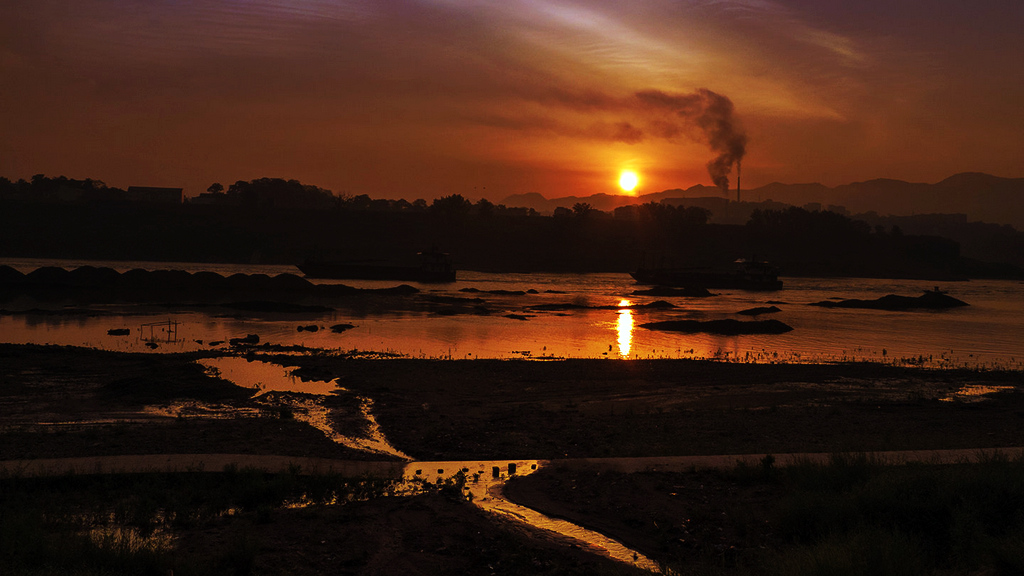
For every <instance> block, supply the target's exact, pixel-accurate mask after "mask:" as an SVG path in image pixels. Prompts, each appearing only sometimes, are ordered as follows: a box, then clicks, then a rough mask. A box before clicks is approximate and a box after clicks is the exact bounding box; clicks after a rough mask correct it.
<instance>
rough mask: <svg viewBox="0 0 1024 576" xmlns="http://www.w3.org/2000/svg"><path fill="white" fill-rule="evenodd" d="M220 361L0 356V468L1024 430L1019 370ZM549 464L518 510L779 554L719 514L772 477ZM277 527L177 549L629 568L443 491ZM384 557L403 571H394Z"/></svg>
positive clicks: (283, 517) (192, 531)
mask: <svg viewBox="0 0 1024 576" xmlns="http://www.w3.org/2000/svg"><path fill="white" fill-rule="evenodd" d="M209 356H211V354H210V353H188V354H162V355H153V354H128V353H115V352H103V351H96V350H89V349H82V348H65V347H52V346H20V345H0V409H2V410H0V414H2V416H0V459H2V460H13V459H24V458H29V459H30V458H60V457H72V456H117V455H129V454H150V455H158V454H170V453H176V454H248V455H277V456H292V457H310V458H316V457H321V458H335V459H350V460H351V459H354V460H360V459H361V460H376V461H381V462H384V461H392V462H394V461H395V460H397V458H396V457H394V456H388V455H386V454H381V453H369V452H365V451H360V450H357V449H355V448H352V447H347V446H345V445H343V444H340V443H339V442H337V441H335V440H334V439H335V438H337V437H338V435H348V436H352V437H358V436H359V435H361V434H365V433H366V432H367V429H368V427H370V423H368V420H367V418H366V413H365V410H367V409H369V410H371V411H372V416H373V420H372V423H373V424H374V425H376V426H379V431H380V432H381V433H382V434H383V436H384V437H386V440H387V442H389V443H390V445H392V446H394V447H395V448H396V449H397V450H399V451H401V452H402V453H404V454H407V455H408V456H409V457H411V458H415V459H418V460H485V459H514V458H535V459H544V460H548V459H561V458H607V457H635V456H679V455H690V454H694V455H697V454H744V453H775V454H781V453H789V452H826V453H827V452H834V451H880V450H900V449H904V450H908V449H949V448H965V449H991V448H998V447H1007V446H1017V445H1019V444H1020V439H1021V438H1024V394H1021V391H1020V390H1019V386H1020V382H1021V375H1020V374H1019V373H1014V372H984V371H957V370H922V369H914V368H897V367H891V366H883V365H878V364H843V365H763V364H762V365H752V364H735V363H716V362H702V361H691V360H679V361H676V360H659V361H616V360H567V361H549V362H538V361H499V360H459V361H437V360H416V359H389V360H376V359H365V358H363V359H357V358H354V357H353V356H351V355H338V356H332V355H328V354H306V355H300V356H292V355H283V354H276V355H275V354H256V353H252V354H250V355H249V357H250V358H251V359H252V360H253V361H256V360H261V361H264V362H270V363H276V364H279V365H281V366H282V370H284V369H285V367H287V369H288V370H290V371H291V374H292V375H293V376H294V378H296V379H298V380H299V381H301V380H310V381H317V382H320V383H323V382H333V383H334V384H335V385H336V387H337V390H336V391H334V392H331V393H328V394H323V393H318V394H303V393H301V392H295V391H287V390H285V391H282V390H275V391H272V392H265V393H262V394H261V393H260V392H261V391H260V390H257V389H252V388H243V387H240V386H236V385H235V384H233V383H231V382H228V381H227V380H224V379H222V378H220V377H218V376H217V375H216V374H213V373H211V372H210V371H208V370H206V369H204V368H203V367H202V365H201V364H199V363H198V362H197V360H200V359H202V358H206V357H209ZM300 383H301V382H300ZM318 386H320V385H318ZM300 388H301V386H300ZM319 389H322V386H320V388H319ZM313 405H315V406H316V408H317V411H318V412H317V413H319V414H326V415H327V419H328V420H329V421H328V422H327V424H328V425H329V429H330V430H331V431H332V432H331V434H333V436H332V435H328V434H326V433H325V432H324V430H323V429H319V428H317V427H314V426H312V425H310V423H309V420H308V419H304V418H305V417H306V416H308V414H305V413H298V412H297V411H300V410H304V409H305V408H303V407H304V406H313ZM367 407H369V408H367ZM208 471H209V472H216V471H215V470H208ZM542 472H543V473H542V474H538V475H531V476H529V477H527V478H524V479H522V481H521V482H519V483H513V484H512V486H511V487H510V494H511V496H512V498H513V499H514V500H519V501H521V503H524V504H527V505H530V506H534V507H536V508H538V509H541V510H544V511H546V512H548V513H550V514H554V515H556V516H562V517H569V518H573V519H575V520H576V521H577V522H579V523H581V524H583V525H585V526H587V527H588V528H591V529H596V530H598V531H602V532H606V533H608V534H610V535H612V536H614V537H616V538H618V539H620V540H621V541H623V542H624V543H625V544H627V545H629V546H631V547H633V548H635V549H638V550H642V551H643V552H644V553H646V554H649V555H650V556H651V557H652V558H655V559H669V560H672V561H673V562H679V561H681V560H680V559H685V558H686V557H687V555H688V554H690V553H691V552H693V551H695V550H702V551H707V550H719V549H721V550H722V551H725V552H723V554H730V552H727V551H728V550H729V547H730V546H737V545H738V544H737V543H738V542H741V541H742V546H745V547H751V546H752V547H754V548H756V547H757V546H759V545H761V544H762V543H763V544H765V545H774V541H772V540H771V539H770V538H768V537H765V538H768V539H766V540H764V541H763V542H762V541H761V540H758V538H761V537H760V536H756V534H755V535H754V537H753V539H750V538H747V537H746V536H744V533H743V532H742V531H744V530H749V528H750V525H749V523H746V521H743V522H738V523H733V522H724V523H723V522H721V521H719V520H717V519H715V518H718V517H720V516H721V514H722V512H723V511H724V512H726V513H727V514H733V513H736V514H739V513H740V512H741V511H743V510H749V511H750V512H751V513H752V514H753V513H756V512H757V510H759V509H762V508H764V507H765V506H767V505H768V504H767V502H768V499H769V498H774V497H775V496H777V494H776V493H774V492H772V491H771V490H772V488H771V486H770V485H767V486H766V485H764V484H763V483H762V484H758V483H747V484H744V483H742V482H739V483H737V482H736V481H735V480H734V479H730V478H728V477H724V478H723V477H722V476H717V475H714V474H710V473H707V474H703V473H697V475H690V476H686V473H674V474H669V475H666V474H665V473H654V474H651V473H633V474H627V473H611V472H608V471H603V472H601V473H600V474H598V473H596V472H595V473H587V472H581V471H578V470H577V471H574V472H572V473H569V472H565V471H559V470H554V471H552V470H542ZM702 474H703V475H702ZM684 476H685V477H684ZM680 487H681V488H680ZM581 498H582V499H581ZM601 502H605V503H607V506H604V505H601ZM595 503H597V504H595ZM596 510H599V511H600V514H598V513H596V512H595V511H596ZM665 514H668V515H669V516H672V517H673V518H675V520H674V522H675V524H672V527H671V530H668V531H660V529H659V528H657V527H653V528H652V526H654V525H653V524H652V525H651V526H648V525H647V524H643V522H646V520H650V521H651V522H657V521H658V519H659V518H661V516H664V515H665ZM602 515H604V518H603V519H602V518H600V516H602ZM684 515H685V516H686V517H687V518H698V519H703V520H701V521H700V522H695V523H693V524H685V525H684V524H683V523H680V522H679V521H678V520H679V518H676V516H679V517H680V518H681V517H682V516H684ZM716 515H717V516H716ZM755 515H756V514H755ZM264 516H265V514H264ZM260 518H262V516H260V515H259V514H255V513H254V514H251V515H246V514H241V515H239V516H237V517H233V518H230V519H227V518H226V519H225V520H223V521H221V522H218V523H215V524H214V525H210V526H201V527H195V528H188V529H185V530H184V531H183V532H181V533H180V534H179V536H180V540H179V542H180V545H181V546H183V547H185V548H189V547H191V548H189V549H190V550H193V551H196V553H198V554H202V553H204V552H203V551H204V550H205V551H206V552H205V553H211V554H212V553H213V551H214V548H216V546H211V545H208V543H210V542H218V541H232V542H234V541H237V540H238V539H239V538H241V537H243V536H244V538H247V539H248V540H247V542H249V543H250V545H251V546H254V547H255V548H252V556H253V558H254V560H253V566H254V567H255V568H254V573H274V571H275V570H277V569H279V568H280V567H281V566H290V565H292V564H294V566H295V573H317V572H318V571H320V570H323V569H324V568H325V567H326V566H335V565H337V564H335V562H339V561H340V562H342V563H343V565H344V567H345V568H344V569H343V570H342V572H343V573H352V574H362V573H383V574H389V573H394V574H397V573H423V574H432V573H441V572H444V571H445V570H456V571H460V570H462V569H472V570H474V571H478V570H484V571H485V572H486V571H487V570H488V569H490V570H491V571H492V572H493V573H507V574H514V573H522V572H521V570H522V569H524V567H527V568H528V567H530V566H533V568H534V569H536V572H538V573H545V572H546V573H592V572H595V571H596V572H602V571H608V570H611V571H615V572H618V571H620V569H621V570H622V571H628V567H626V566H624V565H621V566H618V567H617V565H614V564H604V563H601V564H593V563H592V562H593V561H592V560H589V558H591V555H590V554H589V553H588V552H586V551H585V550H583V549H580V548H573V547H572V545H571V544H567V543H566V542H564V541H557V540H556V541H552V540H551V536H550V535H544V534H542V533H537V532H534V531H532V530H530V529H528V528H525V527H523V526H519V525H515V524H514V523H510V522H507V521H502V522H488V521H487V519H488V516H486V515H483V513H482V512H481V511H479V510H476V509H475V508H472V507H463V506H461V504H459V503H458V502H457V501H456V502H453V501H450V500H446V499H443V498H442V499H438V498H436V497H433V496H431V497H429V498H428V497H425V496H416V497H404V498H399V499H385V500H381V501H371V502H365V503H358V504H352V505H346V506H344V507H342V508H341V509H334V508H332V507H312V508H308V509H300V510H283V509H282V510H280V511H276V512H274V513H273V514H272V521H271V522H267V521H266V520H265V519H263V520H261V519H260ZM638 522H640V524H638ZM658 526H660V524H659V525H658ZM314 532H315V533H316V534H320V533H327V532H330V533H331V534H334V536H332V537H330V538H324V537H317V536H315V535H314V534H313V533H314ZM749 534H754V533H753V532H749V533H748V535H749ZM744 538H746V539H744ZM218 539H219V540H218ZM183 549H184V548H183ZM353 550H363V551H364V552H360V553H355V552H353ZM371 550H377V551H378V552H377V553H369V552H368V551H371ZM479 550H485V551H486V553H479ZM702 554H703V552H702ZM703 557H704V558H708V557H709V556H707V555H705V556H703ZM710 557H711V558H714V557H715V556H714V555H712V556H710ZM385 562H390V563H391V564H390V565H393V566H394V567H395V570H393V571H390V572H389V571H388V570H386V569H384V568H382V566H384V563H385ZM684 563H685V562H684ZM399 568H401V569H399ZM517 571H518V572H517Z"/></svg>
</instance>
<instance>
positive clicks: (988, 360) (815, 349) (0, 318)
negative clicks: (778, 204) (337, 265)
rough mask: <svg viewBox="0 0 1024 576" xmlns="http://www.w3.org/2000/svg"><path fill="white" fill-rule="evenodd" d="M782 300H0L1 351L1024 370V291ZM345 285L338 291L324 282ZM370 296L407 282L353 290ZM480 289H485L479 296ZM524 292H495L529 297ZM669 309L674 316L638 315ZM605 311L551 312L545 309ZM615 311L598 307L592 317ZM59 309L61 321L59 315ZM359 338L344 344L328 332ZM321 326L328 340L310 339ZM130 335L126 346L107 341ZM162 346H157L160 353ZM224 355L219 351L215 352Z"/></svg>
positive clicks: (616, 284) (509, 280) (619, 283)
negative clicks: (329, 303) (282, 307)
mask: <svg viewBox="0 0 1024 576" xmlns="http://www.w3.org/2000/svg"><path fill="white" fill-rule="evenodd" d="M0 264H6V265H9V266H12V267H14V268H16V269H18V270H21V271H22V272H29V271H31V270H34V269H35V268H37V267H40V266H63V267H65V268H74V267H77V266H80V265H86V264H88V265H92V266H109V267H112V268H114V269H115V270H118V271H127V270H130V269H133V268H142V269H148V270H156V269H181V270H186V271H189V272H198V271H202V270H207V271H212V272H217V273H220V274H222V275H225V276H226V275H230V274H234V273H246V274H253V273H261V274H268V275H276V274H281V273H292V274H296V273H298V270H297V269H295V268H294V267H291V266H259V265H232V264H200V263H156V262H97V261H62V260H32V259H0ZM782 280H783V281H784V283H785V286H784V288H783V289H782V290H780V291H776V292H747V291H743V290H714V291H713V292H715V293H716V294H717V295H716V296H713V297H708V298H688V297H669V298H657V297H651V296H634V295H633V294H632V293H633V291H634V290H636V289H638V288H642V287H641V286H638V285H637V284H636V283H635V282H634V281H633V279H632V278H630V277H629V275H627V274H492V273H483V272H474V271H460V272H459V279H458V281H457V282H455V283H452V284H442V285H437V284H425V285H418V284H413V285H414V286H416V287H417V288H419V289H420V290H422V294H421V295H424V296H440V297H448V298H480V299H481V300H482V301H483V306H485V307H486V308H487V309H488V310H489V313H488V314H480V315H475V314H473V315H467V314H459V315H450V316H448V315H440V314H432V313H421V312H387V311H384V312H378V313H372V314H366V313H362V314H353V313H352V312H349V311H342V310H337V311H333V312H327V313H322V314H315V315H308V316H303V317H301V318H298V319H297V318H296V317H294V316H284V315H274V314H239V313H232V314H225V313H224V311H223V310H219V311H217V312H213V311H207V310H203V309H190V310H181V309H174V308H160V307H135V308H132V309H131V310H126V309H125V308H124V307H123V306H122V307H115V306H96V305H91V306H89V307H88V310H86V311H81V310H75V311H70V310H60V309H58V310H56V311H55V310H49V311H41V310H38V309H37V308H38V306H39V305H38V304H37V303H34V302H26V301H24V300H15V301H8V302H4V303H0V307H2V308H3V309H4V313H3V314H0V341H2V342H5V343H36V344H61V345H73V346H88V347H93V348H100V349H109V350H122V351H145V352H148V351H155V352H181V351H190V350H200V349H210V348H211V345H210V343H211V342H215V343H216V342H226V341H227V340H229V339H230V338H235V337H241V336H245V335H247V334H258V335H259V336H260V341H261V343H271V344H281V345H298V346H305V347H308V348H316V349H324V350H338V351H351V350H359V351H374V352H386V353H392V354H398V355H403V356H408V357H416V358H457V359H463V358H532V359H552V358H628V359H638V358H708V359H716V360H721V361H741V362H837V361H870V362H885V363H897V364H914V365H923V366H930V367H939V368H945V367H970V368H982V369H994V368H1010V369H1021V368H1022V367H1024V283H1022V282H1017V281H997V280H974V281H969V282H950V283H941V284H940V285H939V288H941V289H942V290H943V291H945V292H947V293H948V294H950V295H951V296H954V297H956V298H959V299H961V300H964V301H965V302H967V303H969V304H970V306H967V307H963V308H955V309H949V310H941V311H930V310H918V311H901V312H889V311H880V310H863V309H839V308H832V309H826V308H820V307H815V306H810V305H809V304H810V303H812V302H819V301H823V300H828V299H847V298H861V299H873V298H877V297H880V296H884V295H886V294H900V295H905V296H917V295H919V294H921V293H922V291H924V290H929V289H932V288H934V287H935V283H934V282H927V281H916V280H885V279H862V278H789V277H784V278H782ZM316 282H334V281H319V280H318V281H316ZM344 283H345V284H348V285H351V286H355V287H360V288H379V287H388V286H394V285H396V284H398V283H397V282H381V281H358V280H353V281H344ZM464 289H476V290H479V292H466V291H464ZM527 290H532V291H536V293H528V294H523V295H514V294H507V293H506V294H495V293H493V292H495V291H499V292H500V291H506V292H515V291H524V292H525V291H527ZM654 300H667V301H669V302H671V303H672V304H673V305H674V306H675V307H674V308H670V309H637V308H633V307H632V306H635V305H641V304H645V303H649V302H652V301H654ZM564 303H574V304H586V305H589V306H591V307H592V308H582V309H581V308H575V309H571V310H564V311H551V310H548V311H539V310H536V309H533V308H531V307H533V306H537V305H543V304H564ZM772 304H773V305H775V306H777V307H778V308H780V309H781V311H780V312H777V313H774V314H771V315H765V316H760V317H759V318H762V319H764V318H774V319H777V320H780V321H782V322H785V323H786V324H788V325H790V326H792V327H793V331H792V332H788V333H786V334H778V335H755V336H717V335H710V334H677V333H669V332H659V331H653V330H647V329H644V328H641V327H640V324H642V323H644V322H652V321H659V320H667V319H697V320H711V319H720V318H736V319H745V317H743V316H737V315H736V313H737V312H739V311H741V310H744V309H748V308H752V307H756V306H766V305H772ZM598 306H601V307H610V308H601V309H596V308H593V307H598ZM55 312H59V313H55ZM342 323H348V324H352V325H354V328H352V329H350V330H346V331H344V332H340V333H335V332H332V331H331V330H329V329H328V327H330V326H332V325H335V324H342ZM310 325H315V326H316V327H317V330H316V331H309V330H302V331H300V330H298V327H299V326H310ZM111 329H122V330H123V329H127V330H128V334H127V335H124V336H113V335H108V333H107V332H108V330H111ZM154 345H155V347H154ZM219 346H223V345H222V344H218V345H216V346H214V348H216V347H219Z"/></svg>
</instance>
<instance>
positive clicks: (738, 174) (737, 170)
mask: <svg viewBox="0 0 1024 576" xmlns="http://www.w3.org/2000/svg"><path fill="white" fill-rule="evenodd" d="M736 201H737V202H739V201H740V161H739V160H737V161H736Z"/></svg>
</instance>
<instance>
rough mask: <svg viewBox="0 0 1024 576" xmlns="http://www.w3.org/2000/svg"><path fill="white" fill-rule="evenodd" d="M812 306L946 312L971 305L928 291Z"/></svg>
mask: <svg viewBox="0 0 1024 576" xmlns="http://www.w3.org/2000/svg"><path fill="white" fill-rule="evenodd" d="M811 306H821V307H822V308H868V309H871V310H894V311H898V310H914V309H927V310H945V309H947V308H958V307H960V306H970V304H968V303H967V302H964V301H963V300H958V299H956V298H953V297H952V296H949V295H948V294H945V293H944V292H941V291H939V290H926V291H925V293H924V294H922V295H920V296H916V297H915V296H898V295H896V294H887V295H885V296H882V297H881V298H876V299H874V300H858V299H850V300H839V301H832V300H822V301H821V302H814V303H812V304H811Z"/></svg>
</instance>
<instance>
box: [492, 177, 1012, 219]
mask: <svg viewBox="0 0 1024 576" xmlns="http://www.w3.org/2000/svg"><path fill="white" fill-rule="evenodd" d="M709 197H715V198H724V195H723V194H722V191H721V190H720V189H718V188H715V187H711V186H704V185H700V184H698V185H696V186H692V187H690V188H687V189H685V190H682V189H678V188H676V189H672V190H664V191H662V192H656V193H652V194H644V195H641V196H618V195H612V194H594V195H592V196H566V197H563V198H552V199H547V198H545V197H544V196H541V195H540V194H537V193H530V194H515V195H512V196H509V197H507V198H505V199H504V200H502V201H501V202H500V203H501V204H504V205H506V206H509V207H514V206H517V207H520V206H521V207H526V208H533V209H534V210H537V211H538V212H542V213H550V212H553V211H554V210H555V208H558V207H565V208H572V206H573V205H574V204H576V203H579V202H585V203H587V204H590V205H591V206H592V207H593V208H596V209H598V210H603V211H611V210H614V209H615V208H618V207H619V206H626V205H629V204H644V203H647V202H661V201H662V200H669V199H694V198H709ZM729 199H730V200H733V201H735V199H736V191H735V190H730V191H729ZM741 199H742V200H743V201H744V202H764V201H768V200H772V201H775V202H781V203H784V204H790V205H793V206H804V205H806V204H820V205H821V208H822V209H826V208H828V207H829V206H842V207H844V208H845V209H846V210H847V211H848V212H850V213H853V214H858V213H865V212H872V211H874V212H877V213H878V214H881V215H893V216H908V215H911V214H966V215H967V217H968V219H969V220H972V221H983V222H992V223H996V224H1010V225H1013V226H1014V227H1015V228H1017V229H1018V230H1024V178H1000V177H998V176H992V175H990V174H982V173H977V172H965V173H962V174H956V175H954V176H950V177H949V178H946V179H945V180H943V181H941V182H938V183H936V184H923V183H917V182H904V181H902V180H889V179H877V180H868V181H866V182H855V183H853V184H844V185H842V186H836V187H834V188H829V187H828V186H825V185H824V184H817V183H814V184H782V183H779V182H773V183H771V184H767V185H765V186H761V187H759V188H753V189H750V190H743V191H742V198H741Z"/></svg>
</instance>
